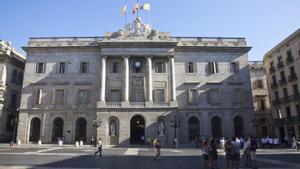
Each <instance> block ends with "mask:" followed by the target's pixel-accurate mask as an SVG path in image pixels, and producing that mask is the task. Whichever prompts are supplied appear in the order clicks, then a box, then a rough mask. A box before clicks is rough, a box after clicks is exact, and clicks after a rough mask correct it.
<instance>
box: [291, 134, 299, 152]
mask: <svg viewBox="0 0 300 169" xmlns="http://www.w3.org/2000/svg"><path fill="white" fill-rule="evenodd" d="M297 142H298V141H297V139H296V137H295V136H293V138H292V149H293V150H296V151H297V150H298V145H297Z"/></svg>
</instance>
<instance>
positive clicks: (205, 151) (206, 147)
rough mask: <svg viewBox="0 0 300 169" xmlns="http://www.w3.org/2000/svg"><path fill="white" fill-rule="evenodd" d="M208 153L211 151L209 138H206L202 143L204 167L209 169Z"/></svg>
mask: <svg viewBox="0 0 300 169" xmlns="http://www.w3.org/2000/svg"><path fill="white" fill-rule="evenodd" d="M208 153H209V145H208V140H204V141H203V145H202V156H203V160H204V169H208Z"/></svg>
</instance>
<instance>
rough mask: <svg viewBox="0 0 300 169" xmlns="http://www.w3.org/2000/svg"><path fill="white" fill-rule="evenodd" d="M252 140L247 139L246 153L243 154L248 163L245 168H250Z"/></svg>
mask: <svg viewBox="0 0 300 169" xmlns="http://www.w3.org/2000/svg"><path fill="white" fill-rule="evenodd" d="M250 144H251V142H250V138H247V139H246V142H245V143H244V152H243V158H244V159H245V161H246V163H245V166H246V167H248V166H249V165H250V160H251V157H250Z"/></svg>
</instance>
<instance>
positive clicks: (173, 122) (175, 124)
mask: <svg viewBox="0 0 300 169" xmlns="http://www.w3.org/2000/svg"><path fill="white" fill-rule="evenodd" d="M179 125H180V121H178V119H177V116H176V115H175V116H174V117H173V119H171V120H170V126H171V127H172V128H174V142H173V143H174V148H177V147H178V140H177V128H178V127H179Z"/></svg>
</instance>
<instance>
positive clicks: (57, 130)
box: [52, 117, 64, 142]
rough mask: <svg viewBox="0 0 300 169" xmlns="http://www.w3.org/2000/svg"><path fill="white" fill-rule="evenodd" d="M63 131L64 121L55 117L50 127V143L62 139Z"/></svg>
mask: <svg viewBox="0 0 300 169" xmlns="http://www.w3.org/2000/svg"><path fill="white" fill-rule="evenodd" d="M63 130H64V120H63V119H62V118H60V117H57V118H55V119H54V120H53V125H52V141H53V142H57V141H58V138H62V137H63Z"/></svg>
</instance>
